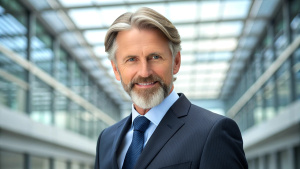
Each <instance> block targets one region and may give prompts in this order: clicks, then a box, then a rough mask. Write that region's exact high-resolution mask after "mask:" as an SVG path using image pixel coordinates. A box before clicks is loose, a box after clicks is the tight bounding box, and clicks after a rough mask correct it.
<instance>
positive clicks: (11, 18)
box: [0, 0, 28, 112]
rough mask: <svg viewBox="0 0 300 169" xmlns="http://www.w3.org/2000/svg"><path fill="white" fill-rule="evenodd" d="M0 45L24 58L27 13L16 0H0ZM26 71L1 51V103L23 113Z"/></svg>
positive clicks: (26, 85)
mask: <svg viewBox="0 0 300 169" xmlns="http://www.w3.org/2000/svg"><path fill="white" fill-rule="evenodd" d="M0 9H1V10H0V45H1V46H4V47H5V48H7V49H8V50H12V51H13V52H15V53H16V54H17V55H18V56H20V57H26V48H27V45H26V44H27V38H26V33H27V29H26V27H27V26H26V24H25V23H26V20H27V15H26V13H25V11H24V9H23V7H22V6H21V5H20V4H19V2H18V1H16V0H11V1H0ZM25 76H26V71H25V70H24V69H23V68H22V67H21V66H19V65H18V64H16V63H15V62H14V61H12V60H10V59H9V58H8V56H6V55H5V54H4V53H2V52H0V104H3V105H5V106H7V107H9V108H11V109H13V110H18V111H20V112H25V101H24V100H25V97H26V91H27V89H28V83H26V82H25Z"/></svg>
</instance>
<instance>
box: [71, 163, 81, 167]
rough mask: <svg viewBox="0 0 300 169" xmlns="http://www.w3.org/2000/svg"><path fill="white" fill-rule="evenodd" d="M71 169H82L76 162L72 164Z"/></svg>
mask: <svg viewBox="0 0 300 169" xmlns="http://www.w3.org/2000/svg"><path fill="white" fill-rule="evenodd" d="M71 166H72V167H71V169H80V165H79V163H76V162H72V165H71Z"/></svg>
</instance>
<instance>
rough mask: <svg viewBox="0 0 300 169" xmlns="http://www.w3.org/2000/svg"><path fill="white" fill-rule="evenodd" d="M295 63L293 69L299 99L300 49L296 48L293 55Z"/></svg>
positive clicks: (299, 98)
mask: <svg viewBox="0 0 300 169" xmlns="http://www.w3.org/2000/svg"><path fill="white" fill-rule="evenodd" d="M293 57H294V61H295V64H294V65H293V71H294V75H295V83H296V91H297V96H296V97H297V99H298V100H300V49H297V50H296V52H295V53H294V55H293Z"/></svg>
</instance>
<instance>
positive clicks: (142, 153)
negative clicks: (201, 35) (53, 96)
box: [95, 8, 248, 169]
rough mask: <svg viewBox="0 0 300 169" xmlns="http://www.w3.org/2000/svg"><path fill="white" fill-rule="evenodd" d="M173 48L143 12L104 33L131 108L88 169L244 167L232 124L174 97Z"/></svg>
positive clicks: (171, 35)
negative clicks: (91, 167)
mask: <svg viewBox="0 0 300 169" xmlns="http://www.w3.org/2000/svg"><path fill="white" fill-rule="evenodd" d="M180 42H181V40H180V35H179V34H178V31H177V29H176V28H175V26H174V25H173V24H172V23H171V22H170V21H169V20H168V19H167V18H165V17H164V16H162V15H161V14H159V13H157V12H156V11H154V10H152V9H150V8H140V9H139V10H138V11H136V12H135V13H125V14H123V15H121V16H120V17H118V18H117V19H116V20H115V21H114V23H113V24H112V25H111V26H110V28H109V29H108V32H107V34H106V37H105V50H106V52H108V54H109V59H110V60H111V64H112V67H113V71H114V74H115V77H116V79H117V80H119V81H121V83H122V85H123V88H124V90H125V91H126V92H127V93H128V94H129V95H130V97H131V99H132V102H133V104H132V112H131V114H130V115H129V116H128V117H126V118H124V119H123V120H121V121H120V122H118V123H116V124H114V125H113V126H110V127H108V128H106V129H104V130H103V131H102V133H101V134H100V136H99V139H98V142H97V150H96V151H97V155H96V160H95V169H110V168H113V169H118V168H119V169H121V168H122V169H133V168H136V169H144V168H149V169H158V168H164V169H166V168H170V169H186V168H200V169H246V168H248V166H247V161H246V158H245V154H244V150H243V141H242V137H241V133H240V131H239V128H238V126H237V125H236V123H235V122H234V121H233V120H231V119H229V118H226V117H224V116H221V115H217V114H215V113H212V112H210V111H208V110H205V109H203V108H201V107H198V106H195V105H193V104H191V102H190V101H189V100H188V99H187V98H186V97H185V96H184V94H181V93H179V94H177V93H176V92H175V91H174V85H173V81H174V80H175V78H174V75H175V74H176V73H178V71H179V69H180V63H181V54H180V50H181V47H180ZM182 59H184V56H183V57H182Z"/></svg>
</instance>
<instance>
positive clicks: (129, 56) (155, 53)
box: [123, 52, 162, 60]
mask: <svg viewBox="0 0 300 169" xmlns="http://www.w3.org/2000/svg"><path fill="white" fill-rule="evenodd" d="M153 55H159V56H162V54H161V53H159V52H152V53H150V54H148V55H147V56H146V57H150V56H153ZM132 57H138V56H137V55H128V56H126V57H125V58H124V59H123V60H127V59H128V58H132Z"/></svg>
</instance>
